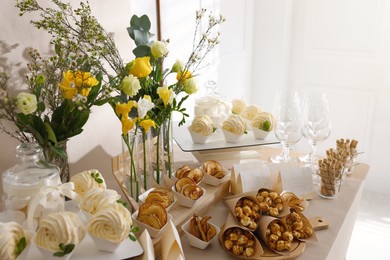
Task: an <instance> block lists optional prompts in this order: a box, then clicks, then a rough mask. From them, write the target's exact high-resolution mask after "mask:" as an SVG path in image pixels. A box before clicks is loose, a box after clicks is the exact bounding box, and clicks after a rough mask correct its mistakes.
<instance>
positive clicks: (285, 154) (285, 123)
mask: <svg viewBox="0 0 390 260" xmlns="http://www.w3.org/2000/svg"><path fill="white" fill-rule="evenodd" d="M273 114H274V117H275V121H276V123H275V128H274V132H275V136H276V138H277V139H278V140H279V141H280V142H281V144H282V153H281V154H279V155H275V156H271V161H272V162H275V163H280V162H289V161H292V160H293V159H292V158H291V156H290V149H291V147H292V146H293V145H294V144H296V143H297V142H298V141H299V140H300V139H301V136H302V130H301V127H302V123H301V119H300V101H299V97H298V93H297V92H295V91H289V92H279V93H278V94H277V96H276V98H275V103H274V110H273Z"/></svg>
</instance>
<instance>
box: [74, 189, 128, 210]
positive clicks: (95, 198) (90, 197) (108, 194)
mask: <svg viewBox="0 0 390 260" xmlns="http://www.w3.org/2000/svg"><path fill="white" fill-rule="evenodd" d="M120 198H121V196H120V195H119V194H118V192H116V191H115V190H110V189H106V190H102V189H100V188H93V189H90V190H89V191H87V192H86V193H85V194H84V197H83V199H82V200H81V202H80V204H79V208H80V209H81V210H83V211H85V212H87V213H89V214H92V215H93V214H95V213H96V212H97V211H99V209H100V208H102V207H103V206H106V205H107V204H111V203H116V202H117V201H118V200H119V199H120Z"/></svg>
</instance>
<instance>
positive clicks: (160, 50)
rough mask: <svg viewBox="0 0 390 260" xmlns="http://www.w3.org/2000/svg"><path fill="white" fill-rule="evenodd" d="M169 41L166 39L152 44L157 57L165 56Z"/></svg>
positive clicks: (154, 55) (153, 52)
mask: <svg viewBox="0 0 390 260" xmlns="http://www.w3.org/2000/svg"><path fill="white" fill-rule="evenodd" d="M167 46H168V43H167V42H165V41H156V42H154V43H152V45H151V46H150V48H151V50H152V54H153V57H154V58H155V59H157V58H160V57H163V56H165V55H166V54H167V53H168V48H167Z"/></svg>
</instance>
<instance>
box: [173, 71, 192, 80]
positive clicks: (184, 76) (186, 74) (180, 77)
mask: <svg viewBox="0 0 390 260" xmlns="http://www.w3.org/2000/svg"><path fill="white" fill-rule="evenodd" d="M189 78H192V74H191V72H189V71H188V70H186V71H185V72H184V74H183V73H182V71H178V72H177V74H176V79H177V80H178V81H184V80H186V79H189Z"/></svg>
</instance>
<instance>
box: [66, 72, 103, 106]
mask: <svg viewBox="0 0 390 260" xmlns="http://www.w3.org/2000/svg"><path fill="white" fill-rule="evenodd" d="M97 84H99V81H98V80H97V79H95V78H94V77H92V75H91V73H89V72H84V71H81V70H78V71H76V72H73V71H71V70H68V71H66V72H64V73H63V75H62V80H61V83H60V84H59V87H60V89H61V91H62V94H63V95H64V98H66V99H72V98H73V97H74V96H76V95H77V94H81V95H82V96H85V97H86V96H88V94H89V91H90V90H91V87H94V86H96V85H97Z"/></svg>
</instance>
